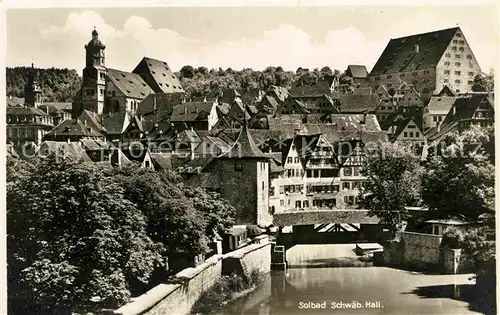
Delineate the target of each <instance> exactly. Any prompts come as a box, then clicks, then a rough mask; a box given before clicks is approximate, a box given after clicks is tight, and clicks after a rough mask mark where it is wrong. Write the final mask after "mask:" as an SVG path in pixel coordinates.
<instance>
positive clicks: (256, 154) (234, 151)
mask: <svg viewBox="0 0 500 315" xmlns="http://www.w3.org/2000/svg"><path fill="white" fill-rule="evenodd" d="M218 158H266V155H265V154H264V153H262V151H261V150H260V149H259V148H258V147H257V145H256V144H255V141H254V139H253V137H252V136H251V135H250V133H249V131H248V128H247V124H246V121H245V122H244V123H243V128H242V129H241V132H240V134H239V135H238V138H237V139H236V141H235V142H234V143H233V144H232V146H231V149H230V150H228V151H227V152H225V153H223V154H222V155H220V156H219V157H218Z"/></svg>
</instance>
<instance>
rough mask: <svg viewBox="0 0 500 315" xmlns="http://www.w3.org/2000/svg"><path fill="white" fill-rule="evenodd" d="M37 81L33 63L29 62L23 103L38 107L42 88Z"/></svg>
mask: <svg viewBox="0 0 500 315" xmlns="http://www.w3.org/2000/svg"><path fill="white" fill-rule="evenodd" d="M37 81H38V73H37V71H36V69H35V65H34V64H33V63H31V68H30V69H29V71H28V78H27V80H26V85H25V86H24V103H25V104H26V105H29V106H33V107H38V105H40V103H41V101H42V90H41V89H40V86H39V85H38V82H37Z"/></svg>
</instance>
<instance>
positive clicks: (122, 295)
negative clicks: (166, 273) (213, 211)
mask: <svg viewBox="0 0 500 315" xmlns="http://www.w3.org/2000/svg"><path fill="white" fill-rule="evenodd" d="M124 193H125V191H124V190H123V188H122V187H120V183H119V182H117V181H116V178H115V177H114V176H113V175H112V174H111V173H110V171H109V170H107V169H106V168H105V167H104V166H98V165H95V164H90V163H89V164H87V163H84V164H82V163H78V162H77V161H73V160H69V159H61V158H60V157H59V159H56V157H55V155H52V156H49V157H47V158H45V159H38V160H37V161H35V163H34V166H33V168H31V169H30V172H29V174H27V175H24V176H22V177H21V178H18V179H16V180H14V182H13V183H11V184H10V185H9V186H8V191H7V209H8V211H7V220H8V226H7V234H8V236H7V237H8V263H9V275H8V278H9V284H10V290H9V294H10V296H9V302H10V303H13V304H11V306H12V305H15V306H16V307H17V311H18V312H20V313H40V312H43V311H47V310H51V311H54V312H64V313H65V312H67V311H69V310H70V309H79V308H82V309H96V308H101V307H113V308H114V307H117V306H119V305H121V304H122V303H124V302H126V301H127V300H128V298H129V297H130V292H131V287H132V286H133V285H134V284H135V283H146V282H147V281H148V279H149V277H150V275H151V273H152V272H153V270H154V268H155V267H156V266H158V265H161V260H160V258H161V256H160V255H159V252H160V249H161V246H160V245H159V244H156V243H154V242H153V241H152V240H151V239H150V238H149V237H148V236H147V234H146V218H145V216H144V215H143V214H142V213H141V211H139V209H137V207H136V205H135V204H133V203H132V202H130V201H129V200H127V198H126V197H125V194H124ZM16 307H13V310H16ZM20 308H21V309H20Z"/></svg>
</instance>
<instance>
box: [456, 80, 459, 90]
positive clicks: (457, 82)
mask: <svg viewBox="0 0 500 315" xmlns="http://www.w3.org/2000/svg"><path fill="white" fill-rule="evenodd" d="M455 83H456V84H460V80H455ZM457 92H459V91H458V90H457Z"/></svg>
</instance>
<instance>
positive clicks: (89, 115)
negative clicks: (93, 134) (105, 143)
mask: <svg viewBox="0 0 500 315" xmlns="http://www.w3.org/2000/svg"><path fill="white" fill-rule="evenodd" d="M78 120H79V121H81V122H82V123H83V124H85V122H87V125H89V126H90V127H92V128H93V129H95V130H98V131H100V132H105V131H106V129H105V128H104V126H103V125H102V116H101V115H98V114H97V113H95V112H91V111H88V110H86V109H84V110H83V111H82V113H81V114H80V116H79V117H78Z"/></svg>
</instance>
